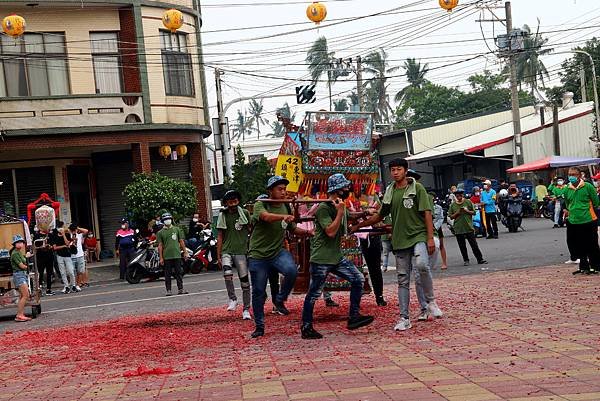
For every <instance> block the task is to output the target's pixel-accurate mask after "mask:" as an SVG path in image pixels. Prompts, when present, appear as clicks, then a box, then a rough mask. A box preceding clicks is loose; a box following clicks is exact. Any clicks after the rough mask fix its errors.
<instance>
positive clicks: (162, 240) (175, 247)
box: [156, 213, 189, 296]
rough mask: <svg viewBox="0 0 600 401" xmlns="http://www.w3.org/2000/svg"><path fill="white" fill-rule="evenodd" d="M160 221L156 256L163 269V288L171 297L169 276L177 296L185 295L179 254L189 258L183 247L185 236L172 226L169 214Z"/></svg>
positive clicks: (171, 217) (165, 214)
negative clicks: (157, 255) (158, 256)
mask: <svg viewBox="0 0 600 401" xmlns="http://www.w3.org/2000/svg"><path fill="white" fill-rule="evenodd" d="M161 221H162V222H163V224H164V225H165V226H164V227H163V228H162V229H161V230H160V231H159V232H158V234H157V235H156V241H157V242H158V254H159V255H160V264H161V266H164V269H165V287H166V289H167V293H166V296H171V295H172V293H171V275H173V276H174V277H175V281H177V290H178V292H177V293H178V294H179V295H183V294H187V291H184V290H183V269H182V268H181V253H182V252H183V257H184V258H185V259H187V258H188V257H189V255H188V253H187V249H186V247H185V242H184V241H185V235H184V234H183V231H181V229H180V228H179V227H177V226H174V225H173V216H171V213H164V214H163V215H162V217H161Z"/></svg>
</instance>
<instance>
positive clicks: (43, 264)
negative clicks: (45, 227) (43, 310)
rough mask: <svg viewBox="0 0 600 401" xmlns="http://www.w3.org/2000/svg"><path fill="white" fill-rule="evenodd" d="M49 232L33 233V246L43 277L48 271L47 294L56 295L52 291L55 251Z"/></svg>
mask: <svg viewBox="0 0 600 401" xmlns="http://www.w3.org/2000/svg"><path fill="white" fill-rule="evenodd" d="M49 241H50V239H49V233H48V232H46V231H41V230H40V231H36V232H34V234H33V246H34V248H35V258H36V263H37V267H38V271H39V273H40V281H41V277H43V276H44V271H45V272H46V292H45V294H46V295H54V292H52V275H53V274H54V271H53V270H54V252H53V251H52V245H51V244H50V242H49Z"/></svg>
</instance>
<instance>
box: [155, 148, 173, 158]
mask: <svg viewBox="0 0 600 401" xmlns="http://www.w3.org/2000/svg"><path fill="white" fill-rule="evenodd" d="M158 153H159V154H160V155H161V156H162V157H164V158H165V159H166V158H167V157H169V156H171V153H173V151H172V150H171V147H170V146H169V145H163V146H161V147H160V148H158Z"/></svg>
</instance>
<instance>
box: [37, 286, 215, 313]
mask: <svg viewBox="0 0 600 401" xmlns="http://www.w3.org/2000/svg"><path fill="white" fill-rule="evenodd" d="M226 291H227V290H226V289H222V290H210V291H208V290H207V291H199V292H191V293H189V294H186V295H173V297H190V296H192V295H204V294H214V293H217V292H226ZM173 297H167V296H164V295H163V296H160V297H152V298H144V299H133V300H130V301H120V302H109V303H105V304H96V305H85V306H76V307H74V308H64V309H53V310H44V314H49V313H60V312H69V311H74V310H81V309H92V308H101V307H104V306H114V305H125V304H133V303H137V302H147V301H156V300H159V299H162V300H164V301H166V300H172V298H173Z"/></svg>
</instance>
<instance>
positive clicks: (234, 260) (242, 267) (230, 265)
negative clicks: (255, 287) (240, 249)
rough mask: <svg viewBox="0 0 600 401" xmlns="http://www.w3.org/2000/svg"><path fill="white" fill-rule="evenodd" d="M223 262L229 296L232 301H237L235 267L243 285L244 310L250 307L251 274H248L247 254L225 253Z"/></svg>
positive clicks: (222, 257) (222, 258)
mask: <svg viewBox="0 0 600 401" xmlns="http://www.w3.org/2000/svg"><path fill="white" fill-rule="evenodd" d="M221 261H222V264H223V276H224V278H225V288H227V296H228V297H229V299H230V300H232V301H237V296H236V295H235V286H234V285H233V269H234V268H235V269H237V273H238V277H239V279H240V284H241V286H242V298H243V301H244V310H248V309H250V276H249V275H248V259H247V258H246V255H230V254H227V253H224V254H223V256H221Z"/></svg>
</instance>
